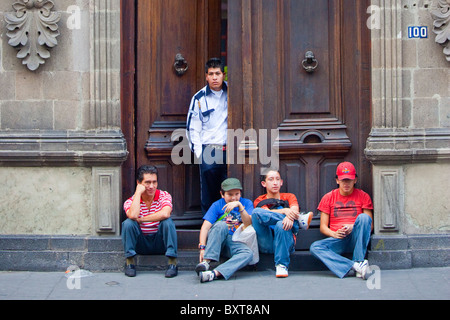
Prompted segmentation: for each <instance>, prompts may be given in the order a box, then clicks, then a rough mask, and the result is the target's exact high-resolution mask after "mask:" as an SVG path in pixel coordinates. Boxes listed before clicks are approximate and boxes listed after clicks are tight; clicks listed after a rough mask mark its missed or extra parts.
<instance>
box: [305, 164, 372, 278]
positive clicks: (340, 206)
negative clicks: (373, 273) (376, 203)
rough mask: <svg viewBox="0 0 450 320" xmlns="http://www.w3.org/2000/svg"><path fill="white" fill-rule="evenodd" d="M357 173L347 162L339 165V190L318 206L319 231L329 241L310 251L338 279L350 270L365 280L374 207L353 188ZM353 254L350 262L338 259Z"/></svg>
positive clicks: (368, 197)
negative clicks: (346, 254) (366, 257)
mask: <svg viewBox="0 0 450 320" xmlns="http://www.w3.org/2000/svg"><path fill="white" fill-rule="evenodd" d="M356 181H357V176H356V170H355V167H354V166H353V164H351V163H350V162H342V163H341V164H339V165H338V167H337V170H336V183H337V184H338V188H337V189H335V190H333V191H331V192H329V193H327V194H326V195H325V196H323V198H322V200H321V201H320V203H319V207H318V210H319V211H320V212H321V216H320V231H321V232H322V233H323V234H324V235H325V236H327V237H328V238H326V239H323V240H319V241H316V242H314V243H313V244H312V245H311V248H310V251H311V253H312V254H314V256H316V257H317V258H318V259H320V260H321V261H322V262H323V263H324V264H325V265H326V266H327V267H328V268H329V269H330V270H331V271H332V272H334V273H335V274H336V275H337V276H338V277H339V278H343V277H344V276H345V275H347V274H348V272H349V271H350V270H352V269H353V270H354V271H355V272H356V276H358V277H362V278H363V279H365V280H366V279H367V276H368V275H369V273H368V272H367V271H368V266H369V264H368V261H367V260H365V255H366V252H367V245H368V244H369V240H370V233H371V231H372V229H373V224H372V219H373V216H372V210H373V204H372V200H371V199H370V196H369V195H368V194H367V193H365V192H364V191H362V190H360V189H357V188H355V184H356ZM345 252H348V253H353V257H352V260H350V259H347V258H345V257H343V256H341V254H342V253H345Z"/></svg>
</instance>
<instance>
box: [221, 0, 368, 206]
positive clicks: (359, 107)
mask: <svg viewBox="0 0 450 320" xmlns="http://www.w3.org/2000/svg"><path fill="white" fill-rule="evenodd" d="M369 2H370V1H349V0H302V1H298V0H283V1H273V0H242V1H240V0H229V19H230V22H229V25H230V28H229V35H228V37H229V39H228V41H229V43H233V47H231V46H229V48H228V62H229V79H230V94H229V109H230V127H232V128H235V129H238V128H243V129H244V130H247V129H250V128H253V129H256V130H259V129H278V130H279V139H278V141H277V143H276V147H277V148H278V154H279V160H280V172H281V174H282V177H283V178H284V186H283V191H284V192H292V193H294V194H296V195H297V197H298V199H299V201H300V206H301V208H302V209H303V210H308V211H309V210H312V211H315V210H316V208H317V205H318V203H319V201H320V199H321V197H322V196H323V195H324V194H325V193H326V192H328V191H330V190H331V189H333V188H335V187H336V184H335V182H334V176H335V168H336V166H337V164H338V163H339V162H341V161H343V160H348V161H352V162H353V163H354V164H355V165H356V167H357V170H358V175H359V177H360V180H359V181H360V182H359V183H358V185H359V186H361V185H362V187H363V188H364V189H365V190H367V191H368V192H369V193H370V192H371V177H370V164H369V163H368V162H367V161H365V157H364V145H365V140H366V139H367V137H368V134H369V130H370V116H371V112H370V99H367V98H366V97H367V96H368V95H367V92H369V91H370V80H369V76H368V75H367V73H368V72H370V67H369V66H370V46H369V44H370V41H369V36H370V34H369V30H368V29H367V27H366V26H365V20H366V18H365V14H366V12H365V11H366V8H367V5H368V3H369ZM231 26H237V27H236V28H238V29H239V30H235V29H233V27H231ZM307 51H312V52H313V53H314V56H315V58H316V60H317V61H318V67H317V69H316V70H315V71H314V72H311V73H310V72H307V71H306V70H305V69H304V67H303V65H302V62H303V60H304V59H305V54H306V52H307ZM344 57H345V58H344ZM305 65H306V66H308V65H309V64H308V63H306V64H305ZM311 65H314V64H311ZM367 124H369V125H367ZM366 125H367V126H366ZM235 152H237V151H235ZM261 167H262V165H256V166H255V165H251V164H247V163H246V164H244V165H242V166H229V171H230V174H231V175H234V176H237V177H239V178H241V179H243V181H244V189H245V192H246V194H248V195H249V196H257V195H258V194H261V193H262V192H263V190H262V188H261V186H260V183H259V178H260V173H261V172H260V169H261ZM361 177H363V178H361Z"/></svg>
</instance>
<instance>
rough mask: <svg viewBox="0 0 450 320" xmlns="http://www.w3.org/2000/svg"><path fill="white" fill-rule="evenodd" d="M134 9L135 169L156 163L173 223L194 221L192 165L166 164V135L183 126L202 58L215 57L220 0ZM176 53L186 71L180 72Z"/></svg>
mask: <svg viewBox="0 0 450 320" xmlns="http://www.w3.org/2000/svg"><path fill="white" fill-rule="evenodd" d="M136 8H137V10H136V12H137V23H136V24H137V31H136V39H137V44H136V46H137V48H136V56H137V61H136V66H137V68H136V74H137V77H136V79H137V83H136V99H137V107H136V167H139V166H140V165H142V164H147V163H151V164H154V165H156V166H157V167H158V169H159V188H160V189H163V190H167V191H168V192H170V193H171V195H172V197H173V199H174V201H173V205H174V210H173V215H172V217H173V219H174V220H175V223H176V225H177V226H191V225H198V224H200V223H201V210H200V197H199V191H200V187H199V182H198V181H199V172H198V165H194V164H192V165H191V164H183V165H174V164H173V163H172V161H171V151H172V148H173V146H174V142H173V141H172V140H171V137H172V133H173V132H174V131H175V130H177V129H184V128H185V123H186V115H187V112H188V109H189V104H190V100H191V98H192V96H193V95H194V94H195V93H196V92H197V91H198V90H200V88H202V87H203V86H204V85H205V72H204V65H205V62H206V61H207V59H209V58H210V57H211V56H219V55H220V27H221V26H220V21H221V20H220V14H221V11H220V10H221V9H220V0H138V1H137V7H136ZM178 57H180V59H179V60H180V65H179V67H180V69H187V70H185V72H184V73H181V74H178V73H177V72H176V69H175V64H176V61H177V60H176V59H177V58H178ZM186 67H187V68H186ZM192 163H193V162H192Z"/></svg>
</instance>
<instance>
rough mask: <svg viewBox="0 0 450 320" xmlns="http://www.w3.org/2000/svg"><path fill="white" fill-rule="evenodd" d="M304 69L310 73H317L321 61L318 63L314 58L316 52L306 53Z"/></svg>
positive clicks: (303, 62)
mask: <svg viewBox="0 0 450 320" xmlns="http://www.w3.org/2000/svg"><path fill="white" fill-rule="evenodd" d="M302 66H303V69H305V70H306V72H308V73H313V72H314V71H316V69H317V67H318V66H319V61H317V59H316V57H315V56H314V52H312V51H307V52H306V53H305V59H304V60H303V61H302Z"/></svg>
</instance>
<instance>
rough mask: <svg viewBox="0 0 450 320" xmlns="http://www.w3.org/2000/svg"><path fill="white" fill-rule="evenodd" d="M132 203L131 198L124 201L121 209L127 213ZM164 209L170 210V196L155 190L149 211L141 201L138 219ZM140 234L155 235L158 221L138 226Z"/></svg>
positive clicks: (165, 192)
mask: <svg viewBox="0 0 450 320" xmlns="http://www.w3.org/2000/svg"><path fill="white" fill-rule="evenodd" d="M132 202H133V197H131V198H130V199H128V200H127V201H125V203H124V204H123V209H124V210H125V212H127V211H128V209H130V207H131V203H132ZM164 207H171V208H172V196H171V195H170V193H168V192H167V191H161V190H156V193H155V197H154V199H153V202H152V204H151V206H150V209H149V208H148V207H147V205H146V204H145V202H144V201H142V199H141V209H140V211H139V218H142V217H145V216H148V215H150V214H153V213H155V212H159V211H161V210H162V208H164ZM140 226H141V230H142V233H143V234H144V235H149V234H153V233H156V232H157V231H158V226H159V221H155V222H143V223H141V224H140Z"/></svg>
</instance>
